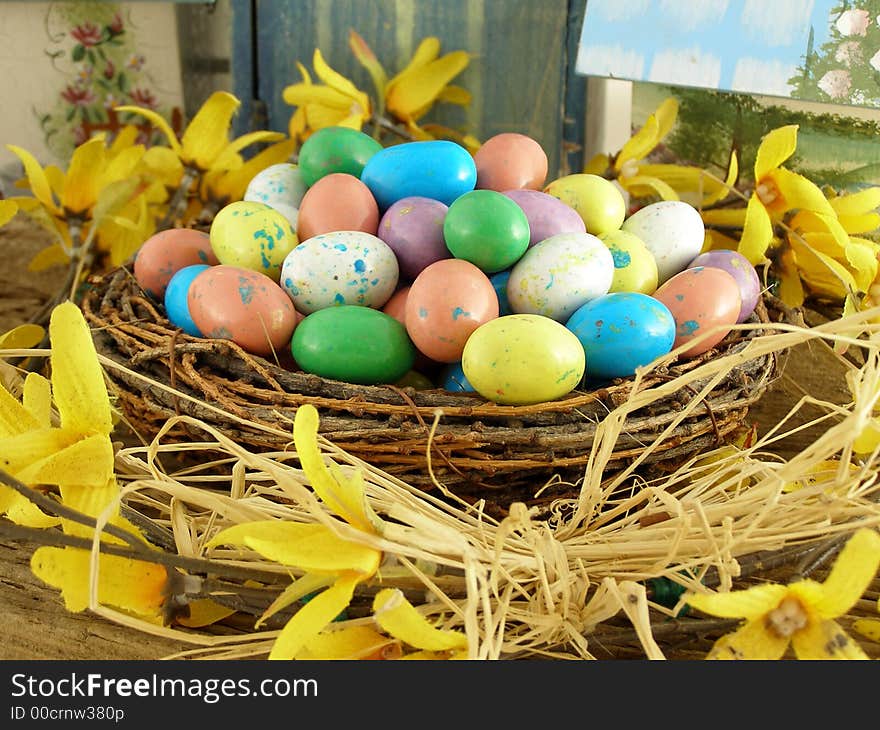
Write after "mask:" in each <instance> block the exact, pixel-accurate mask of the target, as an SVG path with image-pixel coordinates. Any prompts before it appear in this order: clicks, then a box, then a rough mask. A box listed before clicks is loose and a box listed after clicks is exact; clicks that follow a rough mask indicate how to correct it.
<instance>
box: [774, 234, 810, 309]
mask: <svg viewBox="0 0 880 730" xmlns="http://www.w3.org/2000/svg"><path fill="white" fill-rule="evenodd" d="M776 268H777V274H778V276H779V292H778V294H779V298H780V299H781V300H782V301H783V303H784V304H785V305H786V306H788V307H792V308H795V307H800V306H801V305H802V304H803V303H804V299H805V298H806V294H805V293H804V286H803V284H802V283H801V275H800V273H799V272H798V267H797V262H796V261H795V257H794V252H793V251H792V250H791V249H790V248H785V249H784V250H783V251H782V253H780V254H779V256H778V257H777V258H776Z"/></svg>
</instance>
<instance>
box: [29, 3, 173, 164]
mask: <svg viewBox="0 0 880 730" xmlns="http://www.w3.org/2000/svg"><path fill="white" fill-rule="evenodd" d="M45 28H46V35H47V37H48V40H49V44H48V46H47V47H46V49H45V53H46V55H47V56H48V57H49V58H50V59H51V63H52V66H53V68H54V69H55V70H56V71H57V72H58V73H59V75H60V83H59V91H58V94H57V97H56V99H55V102H54V104H52V105H51V106H49V107H48V108H43V109H36V110H35V111H36V114H37V117H38V120H39V124H40V128H41V129H42V131H43V134H44V135H45V141H46V145H47V147H48V148H49V150H50V151H51V152H52V153H53V154H54V155H55V156H57V157H58V158H60V159H68V158H69V157H70V155H71V154H72V153H73V150H74V148H75V147H76V146H78V145H80V144H82V143H83V142H85V141H86V140H87V139H89V138H90V137H92V136H94V135H95V133H97V132H101V131H104V132H107V134H108V136H109V137H110V138H112V137H113V136H114V135H115V133H116V132H117V131H119V129H121V128H122V127H123V126H124V125H125V124H128V123H133V124H137V125H138V126H139V128H140V129H141V134H140V136H139V139H138V140H137V141H138V142H139V143H142V144H145V145H148V146H149V145H150V144H153V143H156V142H158V141H159V140H160V137H161V135H158V134H157V133H156V132H154V131H153V127H152V126H151V125H150V124H149V123H148V122H146V121H145V120H143V119H140V118H136V117H134V116H132V115H128V114H120V113H118V112H117V111H115V110H114V107H115V106H119V105H122V104H129V105H135V106H138V107H142V108H147V109H151V110H154V111H156V112H158V113H160V114H162V116H164V117H165V118H166V119H168V120H169V122H170V124H171V127H172V129H174V130H175V131H179V130H180V129H181V127H182V111H181V108H180V107H179V106H178V105H174V104H169V103H167V102H166V101H164V99H165V97H167V96H168V94H167V93H166V90H165V89H164V88H163V87H164V86H165V81H164V80H163V79H162V78H161V77H160V76H158V75H156V74H155V73H154V71H153V69H152V68H151V65H152V64H151V60H150V58H149V57H148V56H147V55H146V53H144V52H143V49H142V47H141V46H140V45H139V43H138V24H137V21H136V20H135V19H134V18H133V13H132V11H131V9H130V8H126V7H125V4H124V3H106V2H67V3H52V4H51V6H50V8H49V11H48V13H47V15H46V18H45Z"/></svg>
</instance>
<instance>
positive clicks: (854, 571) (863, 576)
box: [813, 527, 880, 619]
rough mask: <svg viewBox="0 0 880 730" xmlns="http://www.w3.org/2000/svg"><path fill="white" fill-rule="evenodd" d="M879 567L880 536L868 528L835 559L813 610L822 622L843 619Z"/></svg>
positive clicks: (849, 541)
mask: <svg viewBox="0 0 880 730" xmlns="http://www.w3.org/2000/svg"><path fill="white" fill-rule="evenodd" d="M878 566H880V535H878V534H877V531H876V530H874V529H871V528H867V527H865V528H862V529H859V530H856V532H854V533H853V535H852V537H850V538H849V540H847V542H846V545H844V547H843V549H842V550H841V551H840V555H838V556H837V560H836V561H835V562H834V566H833V567H832V568H831V572H830V573H829V574H828V578H826V579H825V582H824V583H822V593H821V598H820V599H819V602H818V603H817V604H815V605H814V606H813V607H814V608H815V609H816V611H818V612H819V615H820V616H821V617H822V618H826V619H830V618H837V617H838V616H843V615H844V614H845V613H846V612H847V611H849V610H850V609H851V608H852V607H853V606H854V605H855V603H856V601H858V600H859V598H861V595H862V593H864V592H865V589H866V588H867V587H868V586H869V585H870V583H871V581H872V580H873V579H874V576H875V575H876V573H877V568H878Z"/></svg>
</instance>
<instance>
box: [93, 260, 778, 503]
mask: <svg viewBox="0 0 880 730" xmlns="http://www.w3.org/2000/svg"><path fill="white" fill-rule="evenodd" d="M82 306H83V311H84V313H85V316H86V318H87V320H88V321H89V323H90V325H91V326H92V327H93V331H94V332H95V338H96V345H97V348H98V351H99V352H100V353H101V354H103V355H105V356H106V357H107V358H109V359H111V360H112V361H113V362H115V363H116V364H118V365H120V366H122V367H116V368H108V372H109V375H110V377H111V378H112V379H113V380H114V381H115V382H116V384H117V385H118V386H119V387H118V393H117V396H118V398H119V403H120V405H121V406H122V410H123V411H124V413H125V414H126V417H127V418H128V420H129V421H130V422H131V424H132V425H133V426H134V428H135V429H136V430H137V431H138V432H139V433H140V434H141V435H142V436H143V437H145V438H152V437H153V436H154V435H155V434H156V433H157V432H158V430H159V429H160V428H161V427H162V425H163V424H164V423H165V422H166V421H167V419H168V418H170V417H172V416H175V415H184V416H191V417H194V418H197V419H200V420H202V421H204V422H206V423H208V424H212V425H214V426H216V427H217V428H218V429H219V430H221V431H222V432H223V433H224V434H226V435H227V436H229V438H231V439H232V440H234V441H235V442H236V443H240V444H242V445H245V446H247V447H248V448H251V449H255V450H257V451H263V452H266V451H280V450H285V449H288V448H292V444H291V432H292V431H291V429H292V424H293V415H294V413H295V411H296V408H297V406H299V405H301V404H303V403H311V404H313V405H314V406H315V407H316V408H317V409H318V411H319V413H320V416H321V434H322V435H323V436H325V437H326V438H327V439H329V440H330V441H332V442H333V443H334V444H335V445H336V446H338V447H340V448H342V449H344V450H345V451H346V452H347V453H349V454H351V455H353V456H355V457H358V458H360V459H363V460H364V461H366V462H369V463H370V464H373V465H375V466H376V467H378V468H380V469H383V470H384V471H385V472H387V473H388V474H392V475H394V476H396V477H399V478H401V479H403V480H405V481H407V482H408V483H409V484H411V485H413V486H416V487H418V488H420V489H422V490H425V491H431V490H432V489H437V490H439V491H440V492H442V493H443V494H444V495H446V496H447V497H450V496H453V497H455V498H458V499H461V500H464V501H465V502H468V503H472V504H473V503H476V502H478V501H482V504H483V509H485V511H486V512H487V513H489V514H495V515H496V516H503V515H504V514H506V512H507V510H508V508H509V506H510V505H511V504H512V503H514V502H523V503H525V504H526V505H528V506H530V507H534V506H538V507H539V508H543V507H547V506H549V505H550V504H551V502H552V501H553V500H555V499H557V498H559V497H570V496H573V495H576V494H577V493H578V490H579V488H580V483H581V480H582V477H583V474H584V470H585V469H586V468H588V466H589V465H590V464H591V463H592V462H594V461H595V460H596V456H597V449H599V448H604V449H605V450H606V453H604V454H602V463H603V469H604V471H605V473H606V475H607V476H609V477H611V476H613V475H614V474H616V473H620V472H622V471H627V472H632V473H636V468H637V470H638V473H640V474H641V475H642V476H643V477H644V478H649V477H650V476H652V475H653V476H656V475H657V474H663V473H667V472H668V471H669V470H670V469H671V468H674V467H675V466H676V465H677V464H680V463H682V462H683V461H685V460H686V459H687V458H688V457H689V456H691V455H693V454H695V453H697V452H700V451H703V450H705V449H707V448H713V447H715V446H717V445H719V444H721V443H722V442H723V441H724V439H725V437H726V436H727V435H728V434H730V433H731V432H732V431H734V430H736V429H737V428H738V427H739V426H741V424H742V422H743V420H744V419H745V417H746V415H747V413H748V409H749V406H750V405H751V404H753V403H754V402H755V401H756V400H757V399H758V398H759V397H760V396H761V395H762V393H763V392H764V391H765V390H766V389H767V387H768V386H769V385H770V383H771V382H772V381H773V379H774V377H775V376H776V374H777V353H776V352H775V351H770V352H767V351H761V352H755V353H752V352H751V351H750V348H749V345H750V343H751V342H752V341H753V340H754V339H755V338H757V337H758V336H760V335H761V334H763V333H764V331H763V328H762V326H761V325H762V324H769V323H770V322H771V319H774V320H775V319H778V318H779V317H778V316H777V315H776V314H773V315H771V313H769V312H768V307H767V306H766V304H765V302H763V301H762V302H760V303H759V307H758V309H757V311H756V313H755V314H754V315H753V316H752V318H751V319H750V320H749V322H748V323H746V324H744V325H740V326H739V327H738V328H735V329H734V331H732V332H731V333H730V334H729V335H728V337H727V338H726V339H725V340H724V341H723V342H722V343H721V344H720V345H719V346H717V347H716V348H714V349H712V350H710V351H709V352H707V353H705V354H704V355H702V356H700V357H697V358H693V359H690V360H681V361H679V359H678V358H677V357H676V356H675V355H674V354H670V355H669V356H668V357H667V358H665V359H664V360H663V361H661V362H660V363H659V364H658V366H657V367H655V368H654V369H652V370H651V371H650V372H648V373H644V374H642V375H640V376H634V377H631V378H626V379H618V380H615V381H613V382H612V383H609V384H607V385H606V386H605V387H601V388H598V389H596V390H576V391H574V392H572V393H571V394H569V395H568V396H566V397H564V398H562V399H560V400H557V401H552V402H546V403H540V404H537V405H530V406H502V405H498V404H495V403H492V402H489V401H487V400H485V399H483V398H482V397H481V396H479V395H476V394H473V393H452V392H448V391H444V390H440V389H436V390H415V389H413V388H410V387H405V388H400V387H396V386H391V385H381V386H364V385H353V384H350V383H344V382H339V381H334V380H329V379H326V378H322V377H319V376H317V375H312V374H308V373H304V372H299V371H291V370H288V369H285V368H284V367H280V366H279V365H278V364H276V363H273V362H270V361H268V360H266V359H263V358H260V357H257V356H253V355H250V354H248V353H246V352H244V351H243V350H241V349H240V348H239V347H237V346H236V345H235V344H234V343H231V342H228V341H225V340H209V339H198V338H193V337H190V336H188V335H186V334H185V333H184V332H182V331H181V330H180V329H178V328H177V327H175V326H173V325H172V324H171V323H170V322H169V321H168V319H167V318H166V315H165V311H164V308H163V307H162V306H161V305H159V304H157V303H156V302H155V301H154V300H151V299H150V298H149V297H148V296H147V295H146V294H145V293H144V292H143V291H142V290H141V288H140V287H139V286H138V284H137V282H136V281H135V279H134V277H133V276H132V275H131V273H130V271H129V270H128V269H126V268H120V269H117V270H114V271H112V272H110V273H108V274H106V275H104V276H99V277H94V278H93V279H92V280H91V281H90V289H89V291H88V292H87V294H86V296H85V298H84V301H83V305H82ZM719 359H721V360H722V361H723V362H724V363H726V367H723V368H709V369H708V370H707V368H706V367H705V366H706V365H707V364H709V363H713V362H718V361H719ZM704 371H706V372H705V373H704ZM621 406H625V408H623V409H621ZM612 411H614V412H615V413H620V412H624V413H625V419H624V420H623V421H622V422H621V423H619V424H618V425H617V428H616V429H615V430H616V432H617V433H616V438H615V440H614V442H613V443H610V442H609V441H608V440H607V439H605V440H604V441H602V442H601V444H600V441H601V440H600V439H597V436H598V433H599V429H600V425H601V424H603V422H605V421H606V420H607V417H608V415H609V413H611V412H612ZM172 436H173V437H175V438H179V439H181V441H186V440H190V439H192V438H194V437H195V436H196V434H194V433H191V432H189V431H188V430H187V426H186V424H185V423H184V422H180V423H179V425H178V427H177V429H176V431H175V433H174V434H172ZM602 444H604V446H603V445H602ZM608 449H610V453H608Z"/></svg>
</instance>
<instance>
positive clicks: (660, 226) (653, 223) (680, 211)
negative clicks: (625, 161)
mask: <svg viewBox="0 0 880 730" xmlns="http://www.w3.org/2000/svg"><path fill="white" fill-rule="evenodd" d="M620 228H621V230H623V231H627V232H629V233H632V234H633V235H635V236H637V237H638V238H640V239H641V240H642V242H643V243H644V244H645V245H646V246H647V247H648V250H649V251H650V252H651V253H652V254H654V260H655V261H656V262H657V275H658V283H660V284H662V283H663V282H664V281H666V280H667V279H669V278H670V277H672V276H674V275H675V274H677V273H679V272H680V271H684V269H685V268H686V267H687V265H688V264H689V263H690V262H691V261H693V260H694V257H696V256H697V254H699V253H700V250H701V249H702V248H703V239H704V238H705V235H706V230H705V226H704V225H703V219H702V218H701V217H700V214H699V212H697V209H696V208H694V206H692V205H690V204H688V203H685V202H683V201H681V200H661V201H660V202H658V203H651V204H650V205H646V206H645V207H644V208H640V209H639V210H637V211H636V212H635V213H633V214H632V215H631V216H630V217H629V218H627V219H626V220H625V221H624V222H623V225H622V226H621V227H620Z"/></svg>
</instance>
